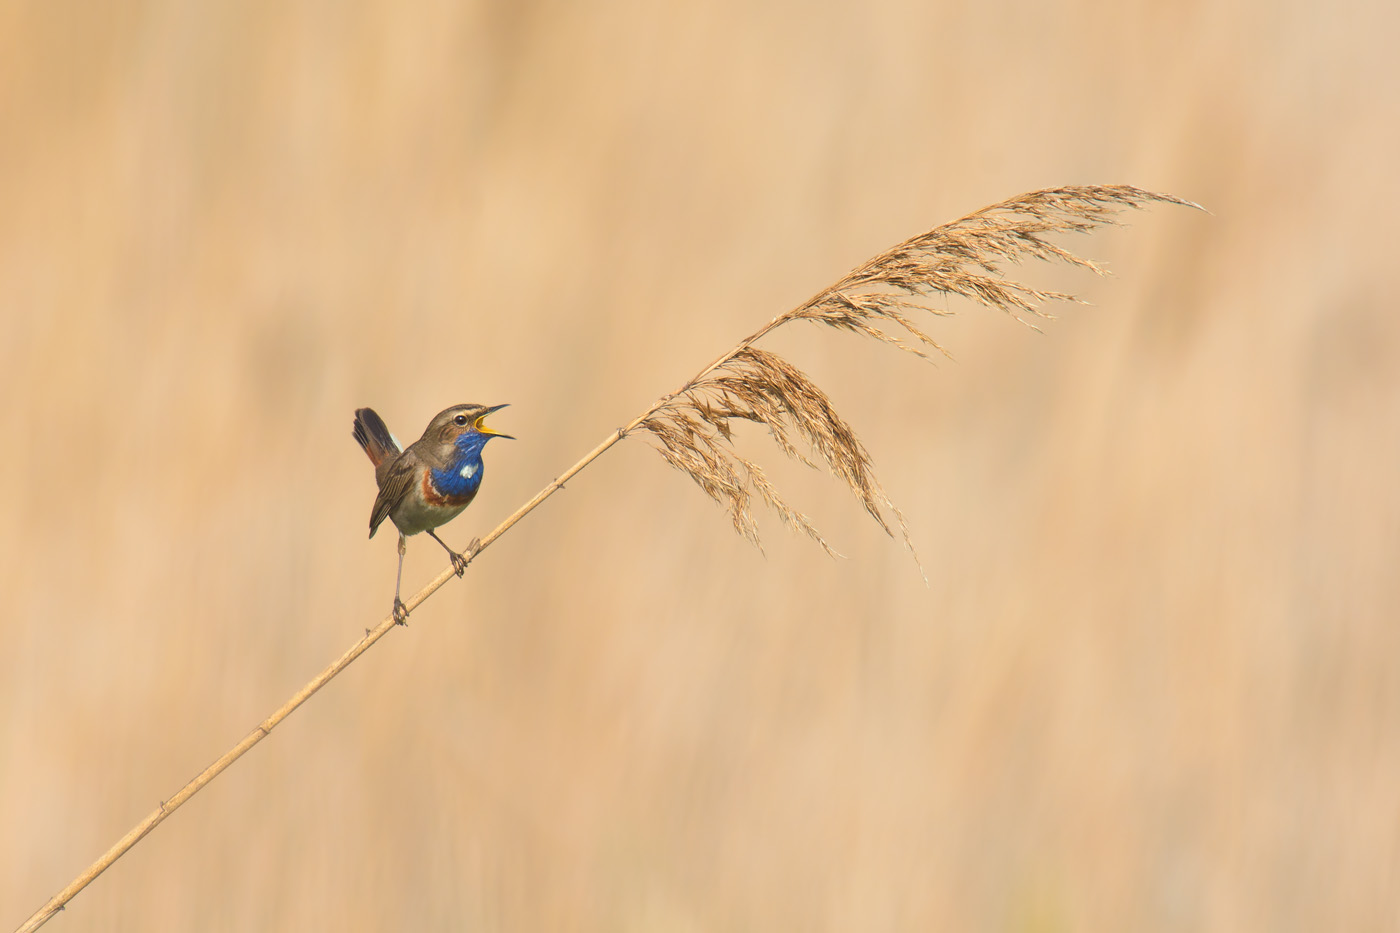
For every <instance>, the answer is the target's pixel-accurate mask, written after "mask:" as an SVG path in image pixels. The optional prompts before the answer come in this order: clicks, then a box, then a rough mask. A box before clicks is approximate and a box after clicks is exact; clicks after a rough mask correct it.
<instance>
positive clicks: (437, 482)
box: [433, 431, 495, 498]
mask: <svg viewBox="0 0 1400 933" xmlns="http://www.w3.org/2000/svg"><path fill="white" fill-rule="evenodd" d="M494 436H495V435H493V434H478V433H477V432H475V431H468V432H467V433H466V434H463V435H461V436H459V437H458V438H457V443H456V445H455V447H456V450H457V453H456V456H455V457H453V460H452V462H451V463H450V464H448V466H447V469H445V470H433V485H434V486H436V487H437V490H438V492H440V493H442V494H444V495H448V496H458V497H461V496H466V497H468V498H470V497H471V496H474V495H476V490H477V487H479V486H480V485H481V474H482V473H483V472H485V469H486V465H485V464H484V463H482V461H481V448H483V447H485V446H486V442H487V441H489V440H490V439H491V438H492V437H494Z"/></svg>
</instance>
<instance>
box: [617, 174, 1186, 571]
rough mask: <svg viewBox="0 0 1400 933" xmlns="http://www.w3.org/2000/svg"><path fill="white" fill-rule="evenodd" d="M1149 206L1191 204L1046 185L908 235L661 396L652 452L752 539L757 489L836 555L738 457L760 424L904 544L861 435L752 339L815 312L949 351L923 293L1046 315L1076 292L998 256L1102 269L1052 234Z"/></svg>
mask: <svg viewBox="0 0 1400 933" xmlns="http://www.w3.org/2000/svg"><path fill="white" fill-rule="evenodd" d="M1152 201H1165V202H1170V203H1173V204H1183V205H1187V206H1190V207H1196V206H1197V205H1195V204H1192V203H1191V202H1189V201H1183V200H1181V199H1180V198H1175V197H1172V196H1171V195H1165V194H1154V193H1152V192H1150V191H1143V190H1142V189H1140V188H1132V187H1128V186H1100V187H1073V188H1053V189H1048V190H1044V191H1032V192H1030V193H1029V194H1023V195H1021V196H1019V197H1015V198H1011V199H1010V200H1007V201H1002V202H1001V203H999V204H993V205H992V206H990V207H986V208H983V209H982V210H980V211H977V212H976V213H974V214H969V215H968V216H966V217H964V218H962V219H961V220H955V221H953V222H952V223H949V224H944V225H943V226H941V227H935V228H934V229H933V230H930V231H929V232H928V233H923V234H920V235H919V236H916V237H913V238H911V239H908V240H905V241H904V242H903V243H900V244H899V245H898V246H895V247H893V248H892V249H889V250H886V251H885V252H883V253H881V254H880V255H878V256H876V257H875V258H873V259H871V260H869V261H868V262H866V263H864V264H863V265H861V266H859V267H857V268H856V269H854V270H852V271H851V272H850V273H849V274H847V275H846V276H845V277H844V278H843V279H841V280H840V281H839V282H837V283H836V284H835V285H833V286H831V287H830V288H828V289H826V290H824V291H821V292H818V293H817V294H816V295H815V296H813V297H812V298H811V299H809V300H808V301H806V302H804V303H803V304H801V305H799V306H798V307H796V308H794V309H792V310H791V311H788V312H787V313H786V314H781V315H779V316H778V317H776V318H774V319H773V320H772V321H770V322H769V323H768V324H767V325H766V326H765V327H764V328H763V329H761V330H760V331H758V332H757V333H756V334H754V335H753V336H751V337H749V338H748V339H746V340H744V341H742V342H741V343H740V344H739V345H738V346H737V347H735V348H734V349H733V350H732V351H730V353H729V354H727V355H726V356H723V357H721V358H720V359H719V360H717V361H716V362H714V363H712V364H711V365H710V366H709V367H708V368H707V369H705V370H704V371H703V372H701V373H700V375H698V376H697V377H696V378H694V379H692V380H691V381H690V382H689V383H687V384H686V386H685V387H684V388H682V389H681V391H680V392H678V393H676V394H675V395H674V396H672V397H670V398H668V399H666V400H664V401H663V402H662V403H661V404H659V405H658V406H657V407H656V408H655V409H654V410H653V411H652V412H651V413H650V414H649V415H647V416H646V417H644V418H643V419H642V420H641V422H640V426H641V427H642V428H645V429H646V430H648V431H650V432H651V434H652V436H653V437H655V438H656V439H657V440H658V441H659V442H660V447H659V448H658V449H659V451H660V453H661V456H662V457H663V458H665V460H666V462H667V463H669V464H671V465H672V466H673V467H675V468H676V469H678V470H680V471H681V472H683V473H685V474H686V475H688V476H689V477H690V478H691V479H693V480H694V481H695V483H696V485H698V486H699V487H700V488H701V489H703V490H704V491H705V493H706V494H707V495H708V496H710V498H712V499H714V500H715V501H716V502H718V503H720V504H721V505H722V506H724V507H725V508H727V509H728V511H729V516H730V519H731V520H732V521H733V523H734V529H735V530H736V531H737V532H739V533H740V534H741V535H743V536H744V537H745V538H747V539H749V540H750V541H751V542H753V543H754V544H755V545H757V544H758V543H759V540H758V527H757V524H756V523H755V520H754V517H753V513H752V510H751V501H752V498H753V494H754V493H757V495H758V497H759V498H760V499H761V500H762V501H763V502H764V503H766V504H767V505H768V506H769V507H770V508H772V509H773V510H774V511H775V512H777V513H778V515H779V517H780V518H781V519H782V520H783V521H784V522H785V523H786V524H788V525H789V526H791V527H793V528H796V529H798V530H799V531H802V532H804V533H805V534H807V535H808V536H810V537H811V538H812V539H813V540H815V541H816V542H817V543H818V544H820V545H821V546H822V547H823V548H825V549H826V551H827V552H828V553H834V552H833V551H832V548H831V545H830V544H828V543H827V541H826V540H825V539H824V538H823V537H822V536H821V534H820V533H819V532H818V531H817V529H816V528H815V527H814V526H813V525H812V523H811V521H810V520H809V519H808V518H807V517H806V516H805V515H803V514H802V513H801V512H798V511H797V510H795V509H793V508H792V507H791V506H789V505H788V504H787V503H786V502H784V501H783V499H782V498H781V497H780V496H779V495H778V492H777V490H776V489H774V488H773V485H772V483H770V482H769V481H768V479H767V477H766V476H764V474H763V472H762V470H760V469H759V468H758V467H757V466H756V465H755V464H753V463H751V462H750V461H748V460H746V459H744V458H743V457H740V456H739V455H738V454H737V453H735V452H734V449H733V446H732V434H731V428H730V422H731V421H733V420H735V419H739V420H743V421H753V422H757V423H759V424H762V425H765V426H766V427H767V428H768V431H769V434H770V435H771V437H772V438H773V440H774V441H775V442H776V443H777V445H778V447H779V448H780V449H781V450H782V451H783V453H785V454H787V455H788V456H790V457H794V458H796V459H798V460H801V461H803V462H805V463H808V464H809V465H810V464H811V461H810V460H808V458H807V457H806V456H804V455H803V453H802V451H801V450H800V449H799V448H798V447H797V445H796V444H795V443H794V435H795V436H797V437H800V438H801V439H802V440H803V441H804V442H805V443H806V446H807V447H808V448H809V449H810V450H811V451H813V452H815V453H816V454H817V455H818V457H819V458H820V459H821V460H822V461H823V462H824V463H825V464H826V466H827V468H828V469H829V470H830V471H831V473H832V474H833V475H835V476H837V477H839V478H840V479H842V480H844V481H845V483H846V485H847V486H848V487H849V488H850V490H851V492H852V493H854V494H855V496H856V498H858V499H859V500H860V501H861V504H862V505H864V506H865V510H866V511H867V512H869V513H870V516H871V517H872V518H873V519H874V520H875V522H876V523H877V524H878V525H879V526H880V527H881V528H882V529H884V531H885V533H886V534H890V535H893V533H894V532H893V531H892V530H891V528H890V521H889V520H888V519H886V517H885V514H884V510H886V509H887V510H888V511H889V513H890V514H891V515H892V516H893V517H894V521H895V523H896V524H898V525H899V528H900V532H901V535H902V537H903V538H904V543H905V545H906V546H907V547H908V548H909V550H910V552H911V553H912V552H913V545H912V543H911V542H910V540H909V531H908V528H907V526H906V525H905V523H904V517H903V516H902V515H901V514H900V512H899V510H898V509H897V508H895V506H894V504H893V503H892V502H891V501H890V499H889V497H888V496H886V495H885V492H884V490H883V489H882V488H881V487H880V483H879V481H878V480H877V479H876V478H875V473H874V469H873V467H872V465H871V462H870V455H869V454H868V453H867V452H866V450H865V447H864V446H863V445H862V444H861V442H860V440H859V439H858V438H857V437H856V435H855V432H854V431H852V430H851V428H850V426H849V425H848V424H846V422H845V421H844V420H843V419H842V418H841V416H840V415H838V414H837V413H836V410H835V409H834V408H832V406H831V401H830V400H829V399H828V398H827V396H826V394H825V393H824V392H822V390H821V389H820V388H819V387H818V386H817V385H816V383H814V382H813V381H812V380H811V379H810V378H808V377H807V375H806V374H805V373H803V372H802V371H801V370H800V369H798V368H797V367H795V366H793V365H792V364H791V363H789V362H788V361H787V360H784V359H783V358H782V357H780V356H778V355H777V354H774V353H770V352H768V351H766V350H760V349H758V348H756V347H755V346H753V344H754V342H755V341H757V340H758V339H759V338H760V337H762V336H764V335H765V334H767V333H768V332H770V331H772V330H774V329H775V328H777V327H781V326H782V325H784V324H787V323H789V322H792V321H816V322H818V323H821V324H826V325H828V326H830V327H835V328H838V329H840V330H846V331H850V332H853V333H856V334H862V335H864V336H867V337H872V338H874V339H876V340H879V341H881V342H883V343H887V344H890V345H891V346H895V347H899V348H900V349H902V350H907V351H909V352H911V353H915V354H917V355H919V356H921V357H923V358H925V359H928V358H929V355H928V351H929V350H936V351H938V352H940V353H943V354H945V355H946V353H947V351H945V350H944V349H943V347H941V346H940V345H939V344H938V343H937V342H936V341H935V340H934V339H933V338H932V337H930V336H929V335H928V334H926V333H925V332H924V331H923V330H922V329H921V328H920V327H919V325H918V323H916V321H915V320H914V317H913V315H914V314H915V313H917V312H919V311H925V312H928V313H930V314H934V315H943V314H950V313H952V312H950V311H946V310H942V309H938V308H934V307H931V306H930V305H929V304H928V303H927V301H926V299H927V298H928V297H929V296H931V295H934V294H937V293H945V294H952V295H961V296H962V297H964V298H970V299H971V300H973V301H975V302H977V303H979V304H982V305H985V306H987V307H989V308H994V309H997V310H1000V311H1005V312H1006V313H1008V314H1010V315H1011V316H1012V317H1014V318H1016V319H1017V320H1019V321H1021V322H1022V323H1027V324H1030V322H1029V321H1027V320H1026V318H1027V317H1043V318H1048V317H1050V315H1049V314H1047V313H1045V312H1044V311H1042V310H1041V308H1040V305H1041V303H1042V302H1045V301H1051V300H1054V301H1076V300H1077V299H1075V298H1074V296H1073V295H1067V294H1063V293H1061V292H1051V291H1041V290H1039V289H1035V288H1031V287H1030V286H1027V285H1022V284H1020V283H1018V282H1013V281H1009V280H1007V279H1006V278H1005V276H1004V274H1003V272H1002V269H1001V265H1002V264H1004V263H1007V262H1012V263H1018V262H1020V261H1021V260H1022V259H1023V258H1031V259H1044V260H1060V261H1063V262H1067V263H1071V264H1073V265H1078V266H1083V267H1085V268H1087V269H1090V270H1092V271H1094V272H1096V273H1099V274H1103V270H1102V269H1101V268H1100V267H1099V266H1097V265H1095V264H1094V263H1093V262H1091V261H1089V260H1087V259H1083V258H1080V257H1079V256H1076V255H1075V254H1073V253H1071V252H1069V251H1068V250H1066V249H1063V248H1061V247H1059V246H1056V245H1055V244H1054V243H1051V242H1050V241H1049V240H1047V239H1046V237H1047V235H1050V234H1057V233H1074V232H1084V231H1088V230H1091V229H1093V228H1094V227H1096V226H1099V225H1101V224H1111V223H1115V222H1116V221H1115V215H1116V213H1117V212H1118V211H1119V210H1120V209H1122V208H1125V207H1132V208H1140V207H1142V206H1144V205H1145V204H1147V203H1149V202H1152ZM1030 326H1032V327H1034V324H1030ZM899 331H903V333H904V335H905V336H900V335H899ZM910 338H912V340H911V339H910ZM915 560H916V561H917V556H916V558H915Z"/></svg>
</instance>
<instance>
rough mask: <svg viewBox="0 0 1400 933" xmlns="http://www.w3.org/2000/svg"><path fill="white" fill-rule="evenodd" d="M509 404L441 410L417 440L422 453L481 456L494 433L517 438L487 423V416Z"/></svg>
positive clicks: (443, 456) (440, 456)
mask: <svg viewBox="0 0 1400 933" xmlns="http://www.w3.org/2000/svg"><path fill="white" fill-rule="evenodd" d="M505 407H506V406H505V405H490V406H487V405H474V404H466V405H453V406H452V407H451V408H447V409H444V410H443V411H441V412H439V413H438V414H437V416H436V417H435V418H433V420H432V421H431V422H430V423H429V424H428V429H427V430H426V431H424V432H423V437H422V439H420V440H419V441H418V443H417V444H415V445H414V446H415V447H418V448H419V450H420V452H421V453H424V454H430V455H433V456H434V457H435V458H436V459H438V460H443V461H451V460H455V459H456V458H457V457H458V456H460V455H461V454H468V455H474V456H480V452H481V448H482V447H484V446H485V445H486V442H487V441H488V440H490V439H491V438H493V437H504V438H509V439H510V440H514V438H513V437H511V436H510V435H509V434H502V433H501V432H500V431H494V430H492V429H491V428H488V427H487V426H486V416H487V415H489V414H491V413H492V412H495V411H500V410H501V409H502V408H505Z"/></svg>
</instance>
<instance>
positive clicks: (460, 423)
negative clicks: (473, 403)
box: [452, 415, 467, 428]
mask: <svg viewBox="0 0 1400 933" xmlns="http://www.w3.org/2000/svg"><path fill="white" fill-rule="evenodd" d="M452 423H453V424H455V425H457V427H459V428H460V427H464V426H465V425H466V423H467V416H466V415H458V416H457V417H455V418H453V419H452Z"/></svg>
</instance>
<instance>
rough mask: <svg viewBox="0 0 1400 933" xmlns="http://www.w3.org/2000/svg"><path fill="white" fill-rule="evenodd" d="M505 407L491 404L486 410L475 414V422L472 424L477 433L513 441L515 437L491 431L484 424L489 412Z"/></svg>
mask: <svg viewBox="0 0 1400 933" xmlns="http://www.w3.org/2000/svg"><path fill="white" fill-rule="evenodd" d="M507 404H509V403H507ZM505 407H507V406H506V405H493V406H492V407H490V408H488V409H486V411H484V412H482V413H481V414H480V415H479V416H477V419H476V424H475V425H474V427H475V428H476V432H477V433H478V434H486V435H489V436H490V437H504V438H505V439H506V440H508V441H513V440H515V438H514V437H512V436H511V435H509V434H502V433H501V432H500V431H493V430H491V429H490V428H488V427H487V426H486V416H487V415H489V414H491V413H492V412H493V411H500V410H501V409H502V408H505Z"/></svg>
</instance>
